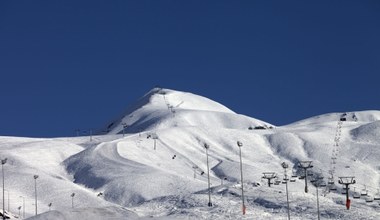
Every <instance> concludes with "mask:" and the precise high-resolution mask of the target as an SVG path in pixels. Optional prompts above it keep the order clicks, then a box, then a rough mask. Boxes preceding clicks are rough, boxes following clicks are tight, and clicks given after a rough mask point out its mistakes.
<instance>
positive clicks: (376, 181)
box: [0, 88, 380, 220]
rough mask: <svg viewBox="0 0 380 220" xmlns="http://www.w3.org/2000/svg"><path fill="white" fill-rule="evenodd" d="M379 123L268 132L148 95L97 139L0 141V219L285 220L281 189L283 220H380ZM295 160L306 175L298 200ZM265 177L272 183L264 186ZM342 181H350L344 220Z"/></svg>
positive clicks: (222, 113)
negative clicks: (304, 165)
mask: <svg viewBox="0 0 380 220" xmlns="http://www.w3.org/2000/svg"><path fill="white" fill-rule="evenodd" d="M279 114H280V112H279ZM379 120H380V111H358V112H340V113H329V114H323V115H320V116H316V117H312V118H308V119H305V120H302V121H299V122H295V123H292V124H289V125H286V126H275V125H272V124H270V123H267V122H264V121H261V120H258V119H254V118H251V117H248V116H244V115H240V114H237V113H235V112H233V111H232V110H230V109H228V108H227V107H225V106H223V105H221V104H219V103H217V102H214V101H212V100H210V99H207V98H205V97H201V96H198V95H195V94H191V93H186V92H180V91H174V90H169V89H162V88H155V89H153V90H151V91H150V92H148V93H147V94H146V95H145V96H143V97H142V98H141V99H140V100H138V101H137V102H136V103H135V104H134V105H131V107H130V108H129V109H128V110H127V111H126V112H125V113H124V114H122V116H121V117H119V118H116V119H115V120H113V121H110V123H108V124H107V125H106V126H105V128H104V129H103V130H102V134H99V135H94V136H79V137H62V138H24V137H0V158H1V159H2V160H4V159H5V158H7V161H6V163H5V164H4V165H3V171H4V186H5V187H4V190H5V195H4V200H5V202H4V204H3V201H2V199H0V200H1V207H0V209H1V210H2V208H3V207H4V208H5V210H6V215H7V216H9V217H10V218H11V219H33V220H45V219H57V220H60V219H62V220H63V219H89V220H90V219H91V220H92V219H288V208H287V199H286V194H287V193H286V187H285V186H286V185H288V195H289V207H290V209H289V214H290V218H291V219H317V218H318V209H317V198H318V201H319V210H320V218H321V219H380V214H379V210H380V205H379V202H380V200H377V199H380V194H379V189H380V175H379V170H380V164H379V159H380V121H379ZM123 130H124V131H123ZM238 141H239V142H240V143H241V144H242V146H241V147H240V148H239V146H238V145H237V142H238ZM206 145H207V146H209V148H208V150H207V154H206V149H205V146H206ZM239 150H241V156H242V157H241V160H242V173H243V189H244V203H245V206H246V209H245V210H246V213H245V215H243V214H242V195H241V194H242V184H241V170H240V156H239V153H240V152H239ZM207 155H208V165H209V167H210V169H209V179H210V191H209V189H208V175H207V174H208V172H207V162H206V161H207V160H206V159H207V158H206V157H207ZM302 161H311V162H312V165H313V167H312V168H310V169H308V175H306V178H307V183H308V192H307V193H306V192H305V180H304V179H303V178H302V177H304V176H305V174H304V173H303V170H302V169H300V168H299V164H300V162H302ZM283 162H285V163H287V164H288V165H289V168H288V169H287V176H288V180H284V169H283V167H282V165H281V164H282V163H283ZM264 172H265V173H268V172H273V173H275V174H273V175H276V178H273V179H272V180H271V183H272V185H271V186H270V187H269V186H268V181H267V179H264V178H263V173H264ZM35 175H38V177H37V178H36V179H35V178H34V176H35ZM317 177H320V178H317ZM322 177H323V179H322ZM339 177H354V180H355V181H356V183H355V184H352V185H350V186H349V188H350V190H349V196H350V199H351V205H350V209H349V210H347V209H346V206H345V203H346V195H343V194H342V193H343V192H344V190H343V187H344V186H343V185H341V184H339V182H338V181H339V179H340V178H339ZM314 179H318V184H319V188H318V197H317V188H316V182H314ZM285 183H286V184H285ZM334 189H336V190H334ZM36 190H37V215H36V203H35V200H36ZM209 193H210V194H209ZM209 195H210V197H209ZM354 195H355V196H356V197H360V198H355V199H354V198H353V196H354ZM209 202H211V203H212V206H208V203H209ZM0 212H2V211H0Z"/></svg>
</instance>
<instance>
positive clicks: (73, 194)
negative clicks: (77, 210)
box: [71, 193, 75, 209]
mask: <svg viewBox="0 0 380 220" xmlns="http://www.w3.org/2000/svg"><path fill="white" fill-rule="evenodd" d="M74 196H75V193H72V194H71V208H72V209H73V208H74Z"/></svg>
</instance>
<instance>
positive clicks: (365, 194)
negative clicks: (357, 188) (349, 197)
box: [360, 189, 368, 196]
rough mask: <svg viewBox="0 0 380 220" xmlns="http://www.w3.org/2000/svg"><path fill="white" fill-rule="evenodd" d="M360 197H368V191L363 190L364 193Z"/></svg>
mask: <svg viewBox="0 0 380 220" xmlns="http://www.w3.org/2000/svg"><path fill="white" fill-rule="evenodd" d="M360 195H362V196H367V195H368V190H365V189H364V190H362V192H361V193H360Z"/></svg>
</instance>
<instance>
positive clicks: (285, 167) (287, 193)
mask: <svg viewBox="0 0 380 220" xmlns="http://www.w3.org/2000/svg"><path fill="white" fill-rule="evenodd" d="M281 166H282V168H284V170H285V178H284V179H285V181H286V184H285V185H286V203H287V206H288V219H289V220H290V208H289V192H288V174H287V172H286V169H288V167H289V165H288V164H287V163H285V162H282V164H281Z"/></svg>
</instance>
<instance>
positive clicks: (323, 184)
mask: <svg viewBox="0 0 380 220" xmlns="http://www.w3.org/2000/svg"><path fill="white" fill-rule="evenodd" d="M319 186H320V187H326V186H327V185H326V183H325V182H323V183H321V184H319Z"/></svg>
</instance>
